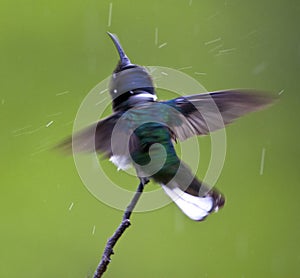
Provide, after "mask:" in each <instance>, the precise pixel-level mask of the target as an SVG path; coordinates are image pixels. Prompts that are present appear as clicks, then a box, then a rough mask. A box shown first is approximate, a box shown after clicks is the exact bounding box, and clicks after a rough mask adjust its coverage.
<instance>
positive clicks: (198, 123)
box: [162, 89, 274, 140]
mask: <svg viewBox="0 0 300 278" xmlns="http://www.w3.org/2000/svg"><path fill="white" fill-rule="evenodd" d="M273 100H274V97H271V96H270V95H267V94H261V93H259V92H257V91H253V90H244V89H243V90H225V91H218V92H211V93H205V94H197V95H191V96H184V97H179V98H176V99H173V100H170V101H165V102H162V103H164V104H167V105H169V106H170V107H171V108H174V109H171V110H170V113H169V115H170V118H169V122H168V125H169V127H170V129H171V130H172V131H173V132H174V134H175V135H176V137H178V138H179V139H180V140H185V139H187V138H189V137H191V136H194V135H204V134H208V133H209V132H212V131H215V130H218V129H221V128H223V127H224V126H225V125H227V124H229V123H231V122H233V121H234V120H235V119H237V118H239V117H241V116H243V115H245V114H247V113H250V112H253V111H257V110H260V109H263V108H265V107H266V106H268V105H270V104H271V103H272V102H273Z"/></svg>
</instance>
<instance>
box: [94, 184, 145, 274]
mask: <svg viewBox="0 0 300 278" xmlns="http://www.w3.org/2000/svg"><path fill="white" fill-rule="evenodd" d="M147 182H148V181H145V180H144V179H141V180H140V184H139V186H138V188H137V190H136V192H135V194H134V197H133V199H132V200H131V202H130V204H129V206H128V207H127V208H126V210H125V212H124V215H123V219H122V222H121V224H120V226H119V227H118V228H117V230H116V231H115V232H114V234H113V236H112V237H111V238H109V239H108V241H107V243H106V246H105V249H104V251H103V255H102V259H101V261H100V263H99V265H98V267H97V269H96V271H95V274H94V278H100V277H102V275H103V273H104V272H105V271H106V269H107V266H108V264H109V263H110V256H111V255H113V254H114V252H113V248H114V246H115V245H116V243H117V241H118V240H119V238H120V237H121V236H122V234H123V233H124V232H125V230H126V229H127V228H128V227H129V226H130V220H129V219H130V216H131V213H132V211H133V209H134V207H135V205H136V204H137V202H138V200H139V198H140V196H141V194H142V192H143V190H144V185H145V184H146V183H147Z"/></svg>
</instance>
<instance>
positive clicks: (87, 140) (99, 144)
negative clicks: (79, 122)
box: [57, 114, 120, 157]
mask: <svg viewBox="0 0 300 278" xmlns="http://www.w3.org/2000/svg"><path fill="white" fill-rule="evenodd" d="M119 118H120V115H119V114H113V115H111V116H109V117H107V118H105V119H103V120H101V121H99V122H97V123H94V124H92V125H90V126H89V127H87V128H85V129H83V130H82V131H80V132H78V133H76V134H74V135H73V136H70V137H69V138H67V139H65V140H64V141H63V142H61V143H60V144H59V145H58V146H57V147H58V148H59V149H61V150H63V151H65V152H69V153H71V152H72V149H73V151H75V152H93V151H95V150H96V151H97V152H100V153H102V154H104V155H105V156H106V157H110V156H111V155H112V149H111V136H112V132H113V129H114V127H115V125H116V123H117V121H118V119H119Z"/></svg>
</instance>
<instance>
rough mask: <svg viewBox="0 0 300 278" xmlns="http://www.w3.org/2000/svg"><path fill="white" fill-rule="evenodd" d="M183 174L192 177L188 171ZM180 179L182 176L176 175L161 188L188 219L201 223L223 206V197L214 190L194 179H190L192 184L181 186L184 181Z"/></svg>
mask: <svg viewBox="0 0 300 278" xmlns="http://www.w3.org/2000/svg"><path fill="white" fill-rule="evenodd" d="M187 171H188V173H187ZM185 174H186V175H192V173H191V172H190V170H189V169H185ZM186 175H185V178H186ZM181 177H182V175H177V177H174V178H173V179H172V180H170V181H169V182H168V183H167V184H161V186H162V188H163V189H164V191H165V192H166V194H167V195H168V196H169V197H170V198H171V199H172V200H173V201H174V202H175V203H176V205H177V206H178V207H179V208H180V209H181V210H182V212H183V213H185V214H186V215H187V216H188V217H189V218H191V219H192V220H196V221H203V220H204V219H205V218H206V217H207V216H208V215H209V214H211V213H212V212H216V211H218V210H219V209H220V208H222V207H223V206H224V204H225V197H224V196H223V195H222V193H220V192H219V191H218V190H217V189H216V188H209V187H208V186H207V185H205V184H203V183H201V182H200V181H199V180H197V179H196V178H195V177H192V178H191V180H192V182H191V183H190V184H189V185H188V186H183V185H182V184H184V183H185V181H184V180H182V178H181Z"/></svg>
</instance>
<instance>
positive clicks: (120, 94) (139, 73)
mask: <svg viewBox="0 0 300 278" xmlns="http://www.w3.org/2000/svg"><path fill="white" fill-rule="evenodd" d="M107 34H108V35H109V36H110V38H111V39H112V41H113V43H114V45H115V47H116V49H117V51H118V53H119V56H120V60H119V62H118V64H117V67H116V68H115V70H114V72H113V74H112V77H111V80H110V84H109V92H110V95H111V97H112V99H113V106H116V105H117V104H118V103H119V102H120V100H122V99H126V98H127V97H128V96H127V94H129V95H135V94H139V93H140V92H142V91H143V90H144V91H146V92H147V93H149V94H152V95H153V96H155V91H154V85H153V81H152V78H151V76H150V74H149V73H148V70H147V69H146V68H145V67H142V66H139V65H136V64H132V63H131V61H130V60H129V58H128V57H127V55H126V54H125V52H124V50H123V48H122V46H121V44H120V42H119V41H118V39H117V37H116V36H115V35H114V34H111V33H109V32H107Z"/></svg>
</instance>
